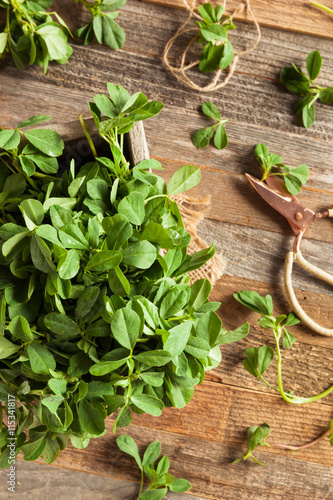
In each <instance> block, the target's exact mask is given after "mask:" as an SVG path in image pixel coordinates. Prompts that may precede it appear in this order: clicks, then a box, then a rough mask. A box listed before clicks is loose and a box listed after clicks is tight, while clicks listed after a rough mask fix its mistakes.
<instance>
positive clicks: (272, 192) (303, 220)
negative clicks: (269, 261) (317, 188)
mask: <svg viewBox="0 0 333 500" xmlns="http://www.w3.org/2000/svg"><path fill="white" fill-rule="evenodd" d="M245 175H246V178H247V180H248V181H249V182H250V183H251V185H252V186H253V187H254V189H255V190H256V191H257V193H258V194H260V196H261V197H262V198H263V199H264V200H265V201H266V202H267V203H268V204H269V205H270V206H271V207H272V208H274V209H275V210H276V211H277V212H279V213H280V214H281V215H283V216H284V217H285V218H286V219H287V220H288V222H289V224H290V225H291V228H292V230H293V231H294V233H295V234H298V233H299V232H301V231H304V230H305V229H306V228H307V227H308V225H309V224H311V222H313V221H314V220H315V218H316V214H315V212H313V210H311V209H309V208H305V207H303V205H301V204H300V202H299V201H298V200H297V198H296V197H295V196H293V195H289V194H285V193H283V191H282V190H281V189H279V190H276V189H272V188H271V187H269V186H267V184H265V183H264V182H262V181H259V180H258V179H256V178H255V177H252V175H249V174H245Z"/></svg>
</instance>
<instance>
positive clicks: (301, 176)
mask: <svg viewBox="0 0 333 500" xmlns="http://www.w3.org/2000/svg"><path fill="white" fill-rule="evenodd" d="M254 153H255V155H256V158H257V160H258V162H259V165H260V169H261V173H262V178H261V180H262V181H264V180H265V179H267V177H272V176H280V177H281V178H282V179H283V181H284V182H281V186H282V187H283V188H284V190H285V191H286V192H287V193H290V194H293V195H297V194H298V193H299V192H300V190H301V188H302V186H303V185H304V184H305V183H306V182H307V181H308V178H309V167H308V166H307V165H300V166H299V167H296V168H292V167H289V166H288V165H285V164H284V163H282V161H283V160H282V158H281V156H278V155H276V154H274V153H270V152H269V150H268V147H267V146H266V145H265V144H257V145H256V147H255V150H254Z"/></svg>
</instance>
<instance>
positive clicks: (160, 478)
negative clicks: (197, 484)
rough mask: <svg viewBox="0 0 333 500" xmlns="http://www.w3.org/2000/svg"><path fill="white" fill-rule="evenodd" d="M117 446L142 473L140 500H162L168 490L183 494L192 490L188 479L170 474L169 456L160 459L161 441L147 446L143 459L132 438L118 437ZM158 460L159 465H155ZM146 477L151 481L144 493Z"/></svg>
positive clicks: (126, 436)
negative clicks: (132, 460) (131, 458)
mask: <svg viewBox="0 0 333 500" xmlns="http://www.w3.org/2000/svg"><path fill="white" fill-rule="evenodd" d="M117 445H118V448H119V449H120V450H121V451H122V452H124V453H127V455H130V456H131V457H133V458H134V460H135V461H136V463H137V466H138V467H139V469H140V471H141V485H140V492H139V496H138V500H144V499H147V500H148V499H150V500H161V499H162V498H164V497H165V495H166V494H167V491H168V490H170V491H173V492H177V493H183V492H185V491H188V490H189V489H190V488H191V483H190V482H189V481H187V479H181V478H175V477H174V476H172V475H171V474H170V473H169V467H170V461H169V458H168V456H167V455H163V457H162V458H160V459H159V456H160V454H161V443H160V442H159V441H153V442H152V443H150V444H149V445H148V446H147V448H146V450H145V452H144V454H143V457H142V459H141V458H140V455H139V450H138V447H137V444H136V442H135V441H134V439H133V438H132V437H131V436H128V435H122V436H118V437H117ZM158 459H159V461H158V463H157V464H155V462H156V461H157V460H158ZM144 476H146V477H147V479H148V480H149V484H148V488H147V489H146V490H145V491H142V490H143V486H144Z"/></svg>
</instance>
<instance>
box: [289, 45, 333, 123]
mask: <svg viewBox="0 0 333 500" xmlns="http://www.w3.org/2000/svg"><path fill="white" fill-rule="evenodd" d="M321 65H322V57H321V54H320V52H319V51H318V50H314V51H313V52H310V54H309V55H308V56H307V58H306V70H307V74H306V73H304V72H303V71H302V70H301V68H298V67H297V66H295V64H293V65H292V66H291V67H290V66H288V67H285V68H283V69H282V70H281V72H280V81H281V83H282V84H283V85H284V86H285V87H286V89H287V90H289V92H291V93H292V94H296V95H298V96H300V97H301V99H300V100H299V101H297V102H296V103H295V104H294V106H293V112H294V113H295V114H296V113H302V123H303V125H304V127H305V128H309V127H311V125H312V124H313V123H314V121H315V108H314V103H315V101H316V100H317V99H319V101H320V102H322V103H323V104H332V103H333V87H320V86H319V85H317V84H316V83H315V82H314V80H315V79H316V78H317V77H318V75H319V73H320V69H321Z"/></svg>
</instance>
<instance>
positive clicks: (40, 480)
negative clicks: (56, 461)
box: [0, 460, 203, 500]
mask: <svg viewBox="0 0 333 500" xmlns="http://www.w3.org/2000/svg"><path fill="white" fill-rule="evenodd" d="M129 465H130V464H129ZM16 466H17V480H18V483H19V484H17V486H16V492H15V495H12V496H9V495H8V494H7V493H5V492H3V491H1V490H0V499H3V500H8V498H12V497H15V498H19V499H24V498H32V497H33V498H34V499H35V500H53V499H54V497H55V492H56V495H57V498H61V500H73V499H75V498H77V499H80V500H91V499H92V498H93V499H94V500H105V499H108V500H136V498H137V496H138V492H139V485H138V484H137V483H135V482H134V479H133V474H131V473H129V474H128V480H122V479H114V478H112V477H106V476H100V475H99V474H98V473H97V472H96V471H92V472H91V473H86V472H78V471H75V470H69V469H63V468H61V467H56V466H53V467H48V466H47V465H45V464H40V463H36V462H24V461H23V460H19V461H17V463H16ZM132 466H133V469H134V468H135V466H134V465H133V464H132ZM2 475H3V471H1V472H0V478H1V479H2ZM165 498H166V499H167V500H179V498H180V496H179V494H177V493H172V492H169V493H168V495H167V496H166V497H165ZM186 500H203V498H202V497H198V496H193V495H191V494H189V495H186Z"/></svg>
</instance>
